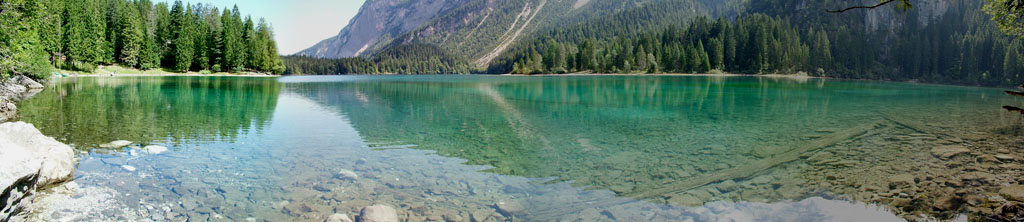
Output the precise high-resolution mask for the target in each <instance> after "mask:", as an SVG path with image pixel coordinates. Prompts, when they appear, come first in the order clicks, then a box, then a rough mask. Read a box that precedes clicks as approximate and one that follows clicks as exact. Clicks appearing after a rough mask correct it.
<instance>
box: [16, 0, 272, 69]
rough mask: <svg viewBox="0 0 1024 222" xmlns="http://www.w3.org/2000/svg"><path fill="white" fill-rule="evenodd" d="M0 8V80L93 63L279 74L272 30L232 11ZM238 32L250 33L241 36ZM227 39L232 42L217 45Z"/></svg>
mask: <svg viewBox="0 0 1024 222" xmlns="http://www.w3.org/2000/svg"><path fill="white" fill-rule="evenodd" d="M0 4H2V5H0V7H2V10H0V16H2V18H0V19H2V20H0V22H2V24H0V25H2V26H3V27H2V28H3V30H2V33H0V40H2V42H0V44H2V46H3V47H2V48H0V59H2V61H0V65H2V67H4V69H3V71H2V72H0V75H3V76H9V75H12V74H27V75H31V76H34V77H35V78H44V77H46V76H48V75H49V73H50V71H51V69H52V67H53V66H57V67H60V68H64V69H69V70H78V71H92V70H94V69H95V67H96V66H97V65H101V64H114V63H118V64H120V65H123V66H126V67H133V68H141V69H153V68H160V67H163V68H167V69H170V70H175V71H177V72H188V71H199V70H203V69H210V68H213V66H214V65H215V64H222V63H223V64H224V65H230V67H231V69H230V70H234V71H237V72H241V71H255V72H272V73H281V72H283V71H284V67H283V63H282V62H281V60H280V57H279V56H278V55H277V46H276V43H275V42H274V40H273V34H272V32H271V31H270V29H271V28H270V25H269V24H265V23H261V24H260V27H259V29H260V30H256V29H255V28H252V27H251V26H250V28H248V29H245V30H243V29H241V28H242V22H241V21H240V16H241V15H240V13H239V12H238V9H237V7H236V8H235V9H234V10H233V11H231V12H230V13H227V14H224V15H223V17H222V15H221V14H219V12H218V10H217V9H216V8H214V7H210V6H206V5H202V4H196V5H187V4H183V3H182V2H181V1H176V2H174V5H173V7H172V8H168V6H167V4H166V3H157V4H155V5H154V4H153V3H152V2H151V1H150V0H37V1H28V0H16V1H14V0H5V1H3V2H0ZM225 12H227V10H225ZM225 18H226V19H225ZM223 21H229V22H228V23H230V25H232V26H231V27H233V28H232V29H229V30H230V31H229V32H233V33H227V35H226V34H225V33H226V32H224V24H226V23H224V22H223ZM261 21H262V20H261ZM235 24H237V25H235ZM243 31H244V32H245V33H248V35H247V36H243ZM225 35H226V36H231V37H232V41H231V42H226V41H223V38H224V36H225ZM240 45H244V46H240ZM244 47H248V48H245V49H243V48H244ZM225 49H230V51H228V52H230V53H224V52H225V51H226V50H225ZM253 54H258V55H253ZM225 57H230V58H231V60H227V59H225ZM243 58H248V59H252V61H253V62H249V63H246V61H244V60H241V59H243ZM225 61H228V62H230V63H224V62H225ZM51 64H52V65H51ZM218 71H220V70H218Z"/></svg>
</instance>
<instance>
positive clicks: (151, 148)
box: [142, 145, 167, 154]
mask: <svg viewBox="0 0 1024 222" xmlns="http://www.w3.org/2000/svg"><path fill="white" fill-rule="evenodd" d="M142 149H144V150H146V151H147V152H149V153H152V154H160V153H163V152H167V147H165V146H157V145H149V146H146V147H143V148H142Z"/></svg>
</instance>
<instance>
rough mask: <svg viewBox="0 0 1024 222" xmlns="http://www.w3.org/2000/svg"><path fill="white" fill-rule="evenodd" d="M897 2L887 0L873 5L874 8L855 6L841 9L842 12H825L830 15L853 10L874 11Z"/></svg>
mask: <svg viewBox="0 0 1024 222" xmlns="http://www.w3.org/2000/svg"><path fill="white" fill-rule="evenodd" d="M895 1H896V0H886V1H884V2H880V3H878V4H875V5H872V6H853V7H849V8H844V9H840V10H825V11H826V12H830V13H843V12H846V11H849V10H853V9H873V8H878V7H882V6H883V5H886V4H889V3H892V2H895Z"/></svg>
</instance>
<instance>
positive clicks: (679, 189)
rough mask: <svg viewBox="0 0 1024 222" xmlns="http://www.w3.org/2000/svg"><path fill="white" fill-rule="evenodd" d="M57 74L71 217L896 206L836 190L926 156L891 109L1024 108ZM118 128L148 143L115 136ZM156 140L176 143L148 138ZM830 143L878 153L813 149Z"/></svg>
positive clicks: (781, 93)
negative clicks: (901, 139) (818, 157)
mask: <svg viewBox="0 0 1024 222" xmlns="http://www.w3.org/2000/svg"><path fill="white" fill-rule="evenodd" d="M55 81H57V83H56V84H55V86H52V87H51V88H48V89H46V90H45V91H44V92H43V93H41V94H39V95H37V96H36V97H35V98H33V99H32V100H30V101H27V102H25V103H23V104H22V105H21V109H22V111H21V113H20V115H21V116H22V119H21V120H23V121H27V122H30V123H33V124H35V125H36V126H37V127H39V128H40V129H41V130H42V131H43V132H44V133H45V134H47V135H49V136H53V137H55V138H57V139H58V140H61V141H63V142H65V143H68V144H71V145H72V146H73V147H75V149H76V150H77V151H79V152H80V153H79V155H78V158H80V159H79V161H78V165H77V170H76V172H75V179H74V181H75V183H77V185H78V186H79V188H78V189H77V191H76V194H75V195H73V196H72V197H70V198H63V199H56V200H54V201H53V203H52V206H50V207H49V208H47V209H46V210H42V211H41V212H38V213H39V214H40V215H39V216H40V217H42V218H55V219H71V220H175V221H178V220H186V219H187V220H189V221H206V220H211V221H220V220H230V221H244V220H249V221H253V220H256V221H288V220H307V221H322V220H323V218H326V217H327V216H328V215H331V214H333V213H347V214H350V215H352V214H358V212H359V209H360V208H362V207H364V206H369V205H372V204H375V203H381V204H388V205H391V206H394V207H395V208H396V209H398V211H399V214H400V217H401V218H402V219H407V220H410V221H422V220H450V221H557V220H562V221H687V220H693V221H717V220H728V219H733V220H738V221H747V220H755V219H756V220H759V221H895V220H902V219H901V218H899V217H897V216H895V215H894V214H893V213H892V212H890V211H889V210H887V208H885V207H884V203H882V204H881V205H877V204H874V203H867V202H866V200H867V199H871V197H870V195H869V196H868V197H865V198H858V197H861V196H858V195H864V194H862V193H857V192H850V191H846V190H843V189H837V188H836V186H837V185H836V184H851V183H853V184H856V183H872V181H884V180H885V177H887V176H888V175H889V174H895V173H897V172H889V171H898V169H897V168H898V167H891V168H892V169H890V168H885V169H884V170H882V171H880V173H881V175H874V176H871V175H867V176H865V175H862V174H858V173H857V172H861V171H864V170H867V169H868V168H870V167H873V166H877V165H885V164H887V163H895V162H906V161H917V160H914V158H916V157H912V156H910V155H912V154H907V152H902V151H899V149H900V148H883V147H890V146H882V145H879V144H890V143H892V144H898V143H895V142H892V140H890V139H884V138H874V137H879V136H886V135H880V134H893V132H896V133H899V132H902V133H906V134H909V133H913V132H910V131H906V130H904V131H900V130H897V129H896V128H895V127H893V124H885V123H884V120H885V119H886V118H885V117H892V116H900V115H903V116H913V117H914V118H916V120H917V121H923V122H929V123H934V124H938V125H941V126H947V127H950V128H958V129H964V131H969V132H974V131H984V130H989V129H992V128H998V127H1002V126H1007V125H1010V124H1013V123H1018V122H1019V120H1018V118H1017V117H1016V116H1015V115H1014V114H1012V113H1005V112H1002V111H1000V110H999V109H998V107H999V106H1001V105H1005V104H1013V102H1014V100H1013V98H1010V97H1007V96H1003V95H1002V94H1001V92H1000V91H999V90H996V89H987V88H972V87H954V86H936V85H915V84H904V83H884V82H868V81H839V80H824V79H803V80H800V79H796V80H794V79H786V78H781V79H776V78H754V77H682V76H663V77H654V76H600V77H579V76H573V77H499V76H332V77H283V78H245V77H118V78H107V77H102V78H62V79H57V80H55ZM911 114H912V115H911ZM907 118H909V117H907ZM942 124H945V125H942ZM989 131H990V130H989ZM986 132H988V131H986ZM845 134H850V135H845ZM888 136H892V135H888ZM873 138H874V139H873ZM113 140H129V141H133V142H134V144H133V145H132V146H131V147H125V148H117V149H105V148H100V145H101V144H104V143H107V142H110V141H113ZM151 144H155V145H162V146H166V147H169V148H170V151H168V152H164V153H160V154H151V153H148V152H146V151H144V150H142V149H139V148H138V147H143V146H145V145H151ZM906 145H907V146H912V145H913V144H911V143H908V144H906ZM897 147H898V146H897ZM826 149H832V150H840V151H832V152H833V153H836V154H837V155H839V154H841V153H843V151H842V150H870V152H869V151H864V152H863V153H860V154H856V156H857V158H842V157H834V159H836V160H837V161H838V160H847V161H851V162H850V163H846V165H845V166H844V165H842V164H840V165H839V166H838V167H836V166H833V165H830V167H828V168H827V169H826V168H817V167H814V166H812V165H813V164H809V163H808V162H811V161H809V160H806V159H808V156H811V155H812V154H815V153H818V152H826V151H823V150H826ZM794 150H796V151H794ZM914 153H920V152H914ZM830 155H831V154H830ZM851 155H854V154H851ZM901 155H907V156H901ZM924 155H928V154H927V151H925V152H924ZM830 157H831V156H830ZM936 161H937V160H936ZM832 162H836V161H832ZM925 162H927V161H925ZM126 166H130V167H131V168H134V170H129V168H128V167H126ZM822 169H825V170H824V171H823V170H822ZM857 169H859V170H857ZM894 169H895V170H894ZM344 170H347V171H352V172H354V173H355V174H357V175H358V178H351V177H346V176H342V175H339V172H341V171H344ZM828 170H832V171H831V172H830V171H828ZM886 170H889V171H886ZM844 173H845V174H844ZM827 174H836V175H840V177H841V178H842V179H841V180H842V181H841V182H844V183H840V182H835V181H830V180H832V179H835V178H834V177H831V176H827ZM858 177H859V178H858ZM841 186H847V185H841ZM859 186H860V184H857V185H854V186H852V187H854V188H856V187H859ZM875 197H876V198H877V195H876V196H875ZM857 200H860V201H857Z"/></svg>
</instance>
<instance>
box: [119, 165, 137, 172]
mask: <svg viewBox="0 0 1024 222" xmlns="http://www.w3.org/2000/svg"><path fill="white" fill-rule="evenodd" d="M121 168H124V170H127V171H128V172H135V167H133V166H129V165H121Z"/></svg>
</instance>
